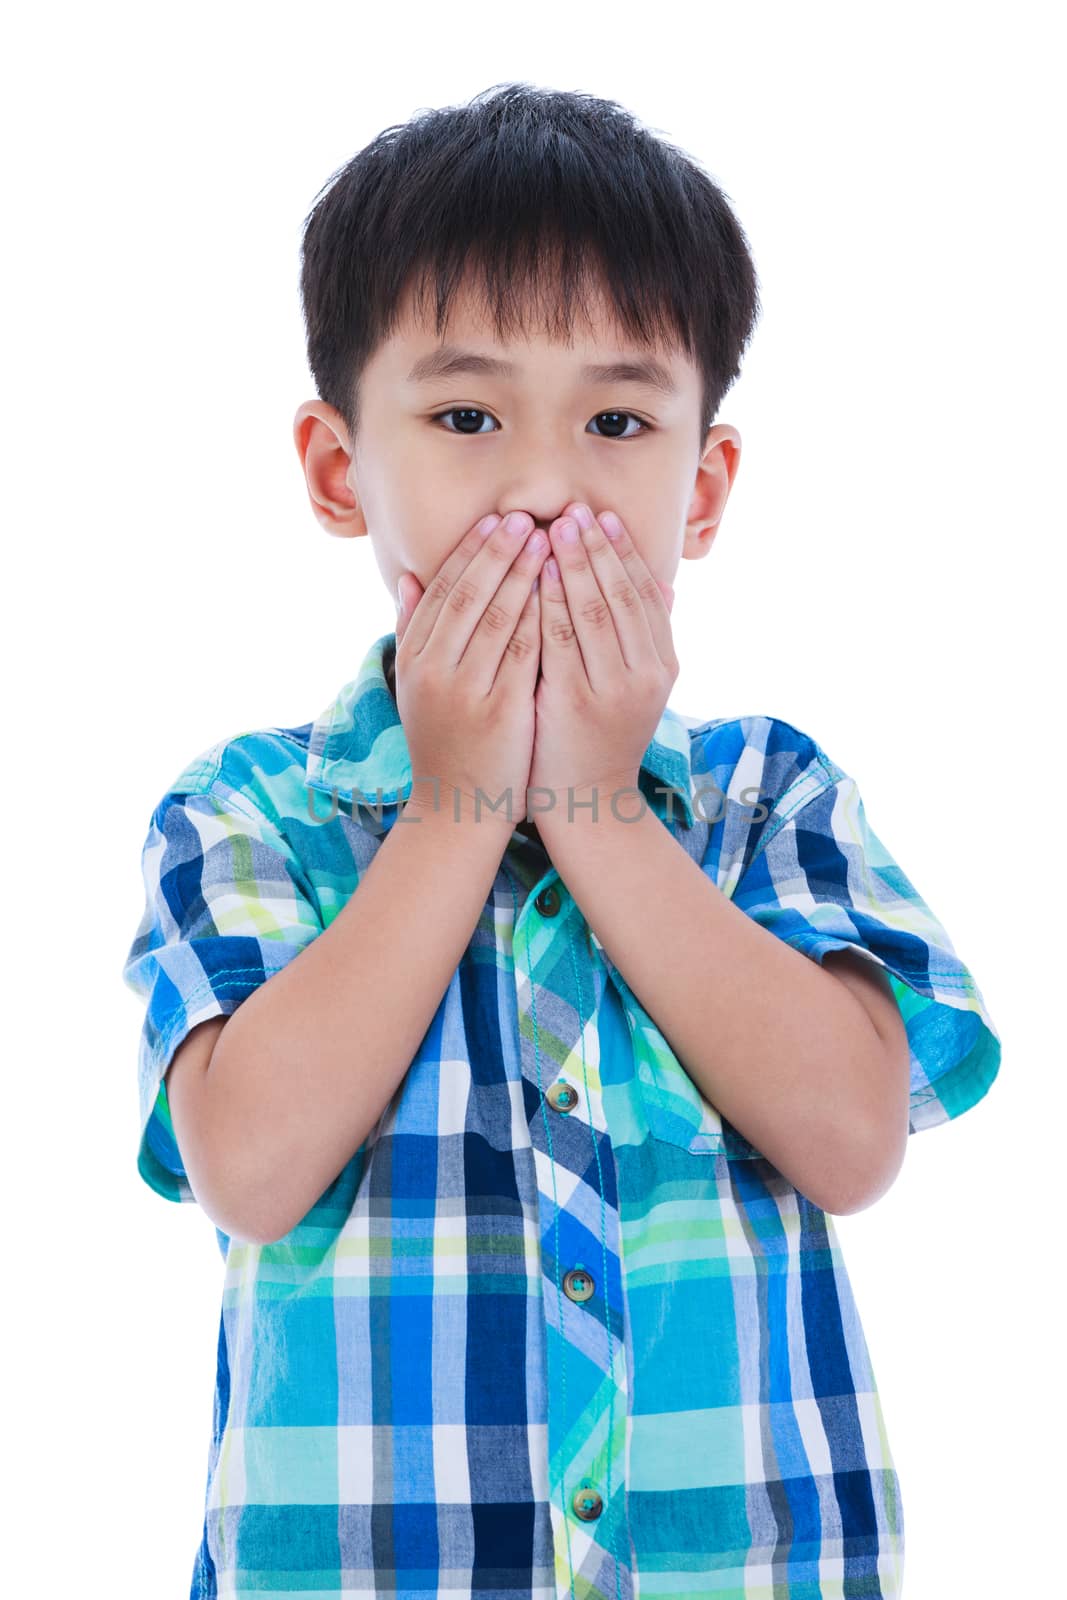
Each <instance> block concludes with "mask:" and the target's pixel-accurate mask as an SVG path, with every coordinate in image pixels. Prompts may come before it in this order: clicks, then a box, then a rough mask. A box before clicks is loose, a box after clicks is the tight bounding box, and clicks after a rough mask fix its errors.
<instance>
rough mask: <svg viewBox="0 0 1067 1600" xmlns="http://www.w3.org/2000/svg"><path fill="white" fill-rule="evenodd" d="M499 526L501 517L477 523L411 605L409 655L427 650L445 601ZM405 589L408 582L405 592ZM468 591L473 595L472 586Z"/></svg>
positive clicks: (407, 630) (487, 518) (485, 518)
mask: <svg viewBox="0 0 1067 1600" xmlns="http://www.w3.org/2000/svg"><path fill="white" fill-rule="evenodd" d="M499 526H500V518H499V517H496V518H495V519H494V518H493V517H483V518H482V519H481V521H479V522H477V523H475V525H474V527H473V528H468V530H467V532H466V533H465V534H464V536H463V538H462V539H461V540H460V541H459V543H458V544H457V545H456V547H455V549H454V550H452V551H451V553H450V554H449V555H448V556H447V557H446V558H445V560H444V561H443V562H442V563H441V565H440V567H439V568H438V570H437V571H436V572H435V573H434V576H433V577H432V578H431V579H430V582H429V583H428V584H427V586H426V588H425V589H424V590H423V591H422V594H421V595H420V596H419V599H418V602H417V603H415V604H411V611H410V616H409V617H408V621H407V626H406V628H405V634H406V638H407V649H408V652H409V653H410V654H412V655H418V654H419V653H420V652H421V651H422V650H423V649H424V648H425V647H426V645H427V643H428V642H429V640H430V638H431V636H432V634H433V631H434V627H435V624H436V622H437V619H438V617H439V616H440V614H441V611H442V609H443V607H444V604H445V601H446V600H447V599H448V597H449V595H450V594H451V593H452V591H453V589H454V587H455V585H456V582H457V580H458V579H460V578H461V577H462V576H463V574H464V573H465V572H466V570H467V568H468V567H469V566H470V565H471V564H472V562H474V561H475V560H476V559H477V557H478V556H479V555H481V553H482V550H483V549H484V547H485V545H486V543H487V542H488V541H489V539H490V538H491V537H492V536H493V535H494V534H495V532H496V530H497V529H498V528H499ZM517 542H518V541H516V543H517ZM406 588H407V584H406V581H405V590H406ZM467 592H468V593H469V592H470V588H469V585H468V589H467ZM409 604H410V601H409Z"/></svg>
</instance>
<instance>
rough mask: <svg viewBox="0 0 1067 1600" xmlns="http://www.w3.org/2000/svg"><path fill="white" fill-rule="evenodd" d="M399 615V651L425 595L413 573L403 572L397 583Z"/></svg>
mask: <svg viewBox="0 0 1067 1600" xmlns="http://www.w3.org/2000/svg"><path fill="white" fill-rule="evenodd" d="M396 589H397V596H398V599H397V606H398V609H397V613H396V647H397V649H398V650H399V648H400V641H401V639H402V638H403V637H404V635H405V633H406V632H407V630H408V628H409V626H410V625H411V618H412V614H413V612H414V610H415V607H416V606H417V605H418V603H419V601H420V600H421V599H422V597H423V595H424V594H425V592H426V591H425V590H424V589H423V587H422V584H421V583H420V582H419V580H418V578H416V576H415V574H414V573H413V572H402V573H401V574H400V576H399V578H398V579H397V581H396Z"/></svg>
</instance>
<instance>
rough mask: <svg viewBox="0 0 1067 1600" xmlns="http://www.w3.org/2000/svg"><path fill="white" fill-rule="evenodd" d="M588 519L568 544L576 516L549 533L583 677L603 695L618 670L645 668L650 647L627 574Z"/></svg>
mask: <svg viewBox="0 0 1067 1600" xmlns="http://www.w3.org/2000/svg"><path fill="white" fill-rule="evenodd" d="M587 520H589V522H590V526H589V527H588V528H579V534H578V538H577V539H576V540H575V541H573V542H567V541H565V540H564V538H563V532H564V530H565V528H566V526H567V524H568V523H571V524H572V525H575V526H577V525H578V519H577V518H576V517H574V516H572V515H568V516H565V517H561V518H560V519H559V521H558V522H557V523H554V524H553V528H552V530H551V531H552V532H553V533H554V534H555V536H556V544H555V546H554V549H555V554H556V559H557V561H558V562H559V567H560V574H561V577H562V580H563V587H564V591H565V593H566V596H567V604H568V606H569V607H570V613H571V618H572V620H573V623H574V629H575V632H576V634H577V636H578V642H579V645H580V647H581V652H582V660H583V662H584V663H585V671H586V676H587V677H588V679H589V684H590V687H591V688H592V690H593V692H594V693H607V692H608V690H609V689H610V688H611V687H613V686H615V685H617V684H618V679H619V673H620V671H621V670H622V669H626V670H628V671H633V672H636V671H639V670H640V668H641V665H642V662H644V663H646V664H647V663H650V662H651V660H652V658H653V656H654V654H655V647H654V645H653V643H652V635H651V632H650V630H649V625H648V621H647V619H646V617H645V608H644V606H643V605H642V603H641V599H640V596H639V595H638V594H637V593H636V591H635V590H634V588H633V584H632V581H631V578H630V575H629V574H628V573H627V572H626V570H625V568H624V567H623V566H622V564H621V562H620V561H619V558H618V556H617V555H616V554H615V550H614V546H613V545H612V543H611V541H610V540H609V539H608V538H607V537H606V536H605V534H604V531H603V529H602V528H601V527H600V525H599V523H598V522H597V521H596V519H595V518H592V517H590V518H588V519H587Z"/></svg>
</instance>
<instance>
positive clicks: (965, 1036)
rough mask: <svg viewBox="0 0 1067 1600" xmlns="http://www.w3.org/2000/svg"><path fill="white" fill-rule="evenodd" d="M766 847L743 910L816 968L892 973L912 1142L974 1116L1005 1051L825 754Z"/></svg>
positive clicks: (773, 817)
mask: <svg viewBox="0 0 1067 1600" xmlns="http://www.w3.org/2000/svg"><path fill="white" fill-rule="evenodd" d="M816 748H817V747H816ZM757 835H758V837H757V842H756V845H755V848H754V850H753V852H752V855H751V857H750V858H749V859H748V860H747V862H746V864H745V867H744V870H743V871H742V873H741V875H740V878H739V880H738V882H737V886H736V889H735V892H734V894H733V902H734V904H735V905H737V906H739V907H740V909H741V910H742V911H744V912H745V913H746V915H748V916H750V917H751V918H752V919H753V921H755V922H758V923H759V924H760V925H761V927H764V928H768V929H769V930H770V932H771V933H774V934H776V935H777V936H778V938H780V939H783V940H785V942H786V943H787V944H791V945H793V946H794V947H795V948H796V949H797V950H800V951H802V952H803V953H804V954H805V955H807V956H810V957H811V958H812V959H813V960H815V961H818V962H820V963H821V962H822V960H823V957H824V956H825V955H826V953H827V952H828V951H830V950H845V949H855V950H858V951H859V952H860V953H861V954H863V955H864V956H866V957H867V958H868V959H870V960H872V961H875V962H877V963H878V965H879V966H881V967H883V968H884V969H885V971H886V974H887V976H888V978H889V982H890V985H891V987H892V990H893V994H894V997H895V999H896V1001H897V1005H898V1006H899V1008H900V1014H901V1017H902V1018H903V1021H904V1025H905V1028H906V1030H907V1035H908V1044H909V1047H910V1051H911V1089H910V1097H909V1126H908V1132H909V1134H911V1133H915V1132H917V1131H918V1130H919V1129H921V1128H932V1127H936V1126H937V1124H938V1123H941V1122H947V1121H949V1120H950V1119H951V1118H954V1117H958V1116H960V1115H961V1114H962V1113H963V1112H964V1111H967V1110H969V1109H970V1107H971V1106H973V1105H975V1104H976V1103H977V1102H978V1101H979V1100H981V1098H982V1096H983V1095H984V1094H985V1093H986V1092H987V1090H988V1089H989V1087H990V1085H991V1084H992V1082H993V1079H994V1078H995V1077H996V1075H997V1070H998V1068H999V1065H1000V1039H999V1037H998V1035H997V1032H996V1030H995V1028H994V1026H993V1023H992V1021H991V1019H990V1016H989V1013H988V1011H987V1010H986V1006H985V1003H984V1001H983V999H982V995H981V993H980V992H979V989H978V986H977V984H976V983H975V980H974V978H973V977H972V975H971V973H970V972H969V971H968V969H967V968H966V967H965V966H964V964H963V962H962V961H961V960H960V958H959V956H958V955H957V954H956V951H955V950H954V948H953V946H952V943H951V941H950V939H949V936H948V933H947V932H946V931H945V929H944V928H943V927H942V925H941V923H940V922H939V921H938V919H937V917H936V916H935V915H934V913H933V911H931V909H930V907H929V906H928V905H927V904H926V902H925V900H923V898H922V896H921V895H920V894H919V892H918V890H917V889H916V888H915V886H914V885H913V884H912V882H911V880H910V879H909V878H908V877H907V875H906V874H905V873H904V871H903V869H902V868H901V867H900V866H898V864H897V863H896V861H895V860H894V859H893V857H892V856H891V855H890V853H889V851H888V850H887V849H886V847H885V845H884V844H883V843H882V841H881V839H880V838H879V837H878V835H877V834H876V833H875V832H874V831H873V829H872V828H871V826H870V823H869V822H868V820H867V816H866V812H865V810H864V805H863V801H862V799H861V797H860V792H859V789H858V788H857V786H856V783H855V781H854V780H853V779H852V778H850V777H849V776H848V774H847V773H845V772H843V771H842V770H841V768H840V767H838V766H837V765H836V763H834V762H832V761H830V760H829V758H828V757H826V756H825V755H824V754H823V753H822V752H821V751H819V752H818V760H817V762H816V763H814V764H813V767H812V768H810V769H809V770H808V771H807V772H805V773H804V774H802V775H801V776H800V777H799V778H797V780H796V781H795V782H793V783H791V784H790V786H789V788H788V789H787V791H786V792H785V793H784V794H783V795H782V796H781V797H780V799H779V800H778V801H777V802H776V803H775V804H774V806H773V808H772V809H771V810H770V812H769V814H768V815H767V816H766V818H765V820H764V822H763V824H762V827H761V828H760V829H758V830H757Z"/></svg>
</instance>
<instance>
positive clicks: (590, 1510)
mask: <svg viewBox="0 0 1067 1600" xmlns="http://www.w3.org/2000/svg"><path fill="white" fill-rule="evenodd" d="M571 1509H572V1510H573V1512H574V1515H575V1516H576V1517H581V1519H582V1521H583V1522H593V1521H594V1520H595V1518H597V1517H599V1515H600V1513H601V1512H602V1511H603V1509H604V1502H603V1500H601V1498H600V1496H599V1495H598V1494H597V1492H596V1490H595V1489H590V1488H587V1487H585V1488H581V1489H575V1491H574V1493H573V1495H572V1496H571Z"/></svg>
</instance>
